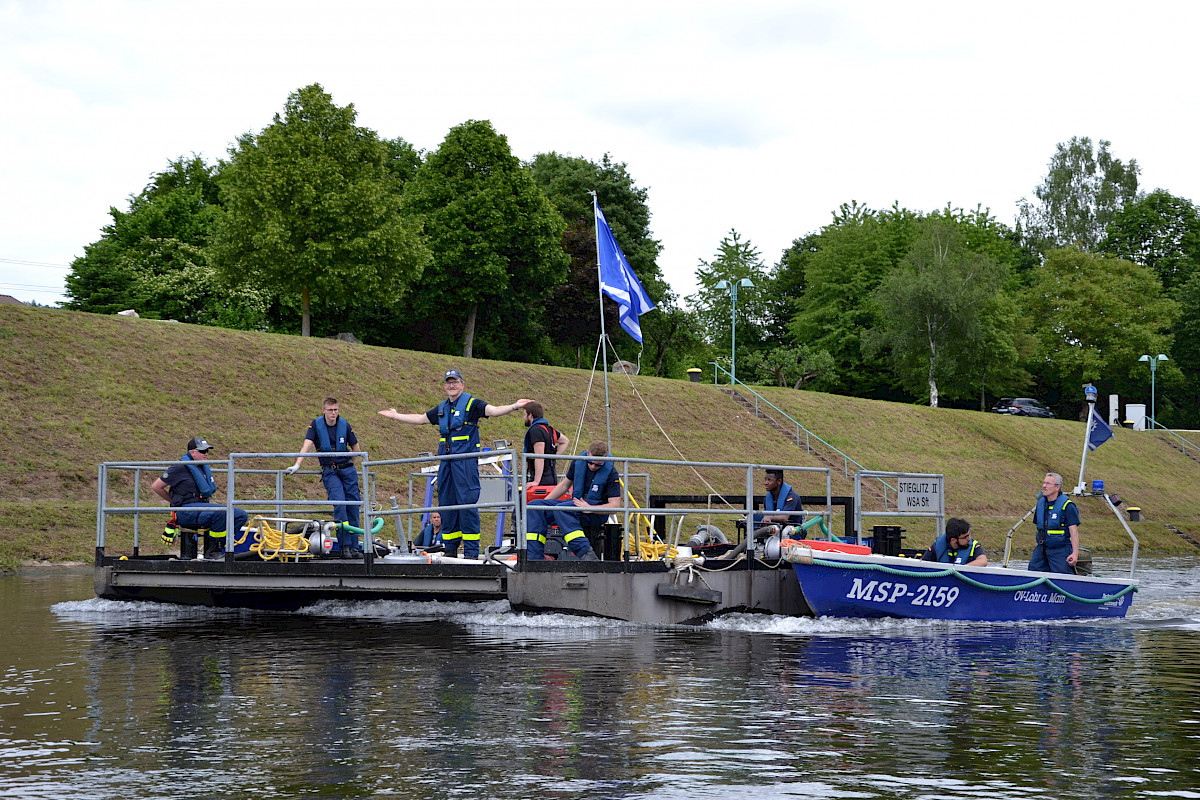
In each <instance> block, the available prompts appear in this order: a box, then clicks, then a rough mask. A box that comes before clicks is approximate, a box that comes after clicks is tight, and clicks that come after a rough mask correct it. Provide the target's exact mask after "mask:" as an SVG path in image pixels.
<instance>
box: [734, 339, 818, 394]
mask: <svg viewBox="0 0 1200 800" xmlns="http://www.w3.org/2000/svg"><path fill="white" fill-rule="evenodd" d="M745 366H746V368H747V369H749V370H752V371H753V372H755V373H757V375H758V379H759V380H760V381H762V382H763V383H774V384H775V385H776V386H791V387H792V388H793V389H802V388H804V386H805V385H809V384H812V385H815V386H820V385H821V382H822V381H823V380H825V379H826V378H828V377H829V376H830V375H832V374H833V371H834V363H833V356H831V355H829V353H828V352H826V351H825V350H815V349H813V348H812V347H809V346H808V345H801V346H799V347H776V348H774V349H772V350H770V351H759V352H757V353H751V354H750V356H748V357H747V358H746V361H745Z"/></svg>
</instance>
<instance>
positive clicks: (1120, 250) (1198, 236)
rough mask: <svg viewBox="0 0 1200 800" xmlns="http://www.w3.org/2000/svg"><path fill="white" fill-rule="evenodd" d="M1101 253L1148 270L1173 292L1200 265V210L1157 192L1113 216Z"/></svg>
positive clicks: (1177, 198) (1171, 196)
mask: <svg viewBox="0 0 1200 800" xmlns="http://www.w3.org/2000/svg"><path fill="white" fill-rule="evenodd" d="M1100 250H1101V251H1102V252H1105V253H1108V254H1109V255H1114V256H1117V257H1119V258H1127V259H1129V260H1130V261H1132V262H1134V263H1135V264H1142V265H1143V266H1147V267H1149V268H1150V269H1152V270H1154V272H1155V274H1157V275H1158V279H1159V280H1160V281H1162V285H1163V288H1164V289H1166V290H1167V291H1168V292H1173V291H1174V290H1175V289H1176V288H1178V287H1180V286H1182V285H1183V284H1184V283H1187V281H1188V279H1189V278H1191V276H1192V275H1193V274H1195V271H1196V266H1197V264H1200V208H1197V207H1196V205H1195V204H1194V203H1192V201H1191V200H1186V199H1184V198H1182V197H1176V196H1174V195H1172V194H1170V193H1168V192H1165V191H1163V190H1162V189H1155V190H1154V191H1153V192H1151V193H1150V194H1147V195H1143V196H1141V197H1139V198H1138V199H1137V200H1135V201H1133V202H1132V203H1129V204H1128V205H1126V206H1125V207H1124V208H1123V209H1121V210H1120V211H1118V212H1117V213H1116V214H1114V215H1113V218H1112V221H1111V222H1109V223H1108V232H1107V235H1106V236H1105V238H1104V241H1103V242H1101V244H1100Z"/></svg>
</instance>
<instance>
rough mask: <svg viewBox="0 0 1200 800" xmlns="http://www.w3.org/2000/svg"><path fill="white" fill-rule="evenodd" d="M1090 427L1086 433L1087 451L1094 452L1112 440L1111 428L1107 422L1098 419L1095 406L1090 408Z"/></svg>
mask: <svg viewBox="0 0 1200 800" xmlns="http://www.w3.org/2000/svg"><path fill="white" fill-rule="evenodd" d="M1090 425H1091V429H1090V430H1089V431H1088V450H1095V449H1096V448H1097V447H1099V446H1100V445H1102V444H1104V443H1105V442H1107V441H1108V440H1109V439H1111V438H1112V435H1113V432H1112V428H1110V427H1108V423H1107V422H1105V421H1104V420H1102V419H1100V415H1099V414H1098V413H1096V407H1095V406H1092V418H1091V420H1090Z"/></svg>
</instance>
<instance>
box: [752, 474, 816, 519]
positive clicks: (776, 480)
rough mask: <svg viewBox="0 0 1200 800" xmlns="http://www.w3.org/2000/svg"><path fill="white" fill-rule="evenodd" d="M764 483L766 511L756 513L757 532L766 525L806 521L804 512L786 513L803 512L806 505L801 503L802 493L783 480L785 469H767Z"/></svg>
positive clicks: (764, 505)
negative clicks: (799, 493) (797, 492)
mask: <svg viewBox="0 0 1200 800" xmlns="http://www.w3.org/2000/svg"><path fill="white" fill-rule="evenodd" d="M763 484H764V486H765V487H766V490H767V493H766V495H764V496H763V510H764V512H765V513H763V514H755V515H754V529H755V533H756V534H757V533H759V532H760V531H762V529H763V528H764V527H768V526H785V525H799V524H800V523H801V522H803V521H804V514H802V513H785V512H801V511H803V510H804V506H803V505H802V504H801V503H800V495H798V494H796V492H795V491H793V490H792V487H791V486H788V485H787V484H786V483H784V482H783V470H781V469H769V470H767V472H766V477H765V478H763ZM772 512H774V513H772ZM771 533H778V531H777V530H772V531H771Z"/></svg>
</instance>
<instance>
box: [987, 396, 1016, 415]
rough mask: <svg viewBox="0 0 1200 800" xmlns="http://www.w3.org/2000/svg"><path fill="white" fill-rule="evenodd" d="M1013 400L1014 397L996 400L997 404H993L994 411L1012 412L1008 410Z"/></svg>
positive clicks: (997, 412)
mask: <svg viewBox="0 0 1200 800" xmlns="http://www.w3.org/2000/svg"><path fill="white" fill-rule="evenodd" d="M1012 401H1013V399H1012V398H1011V397H1001V398H1000V399H999V400H997V401H996V405H994V406H992V413H994V414H1009V413H1012V412H1010V411H1009V410H1008V409H1009V406H1011V405H1012Z"/></svg>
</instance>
